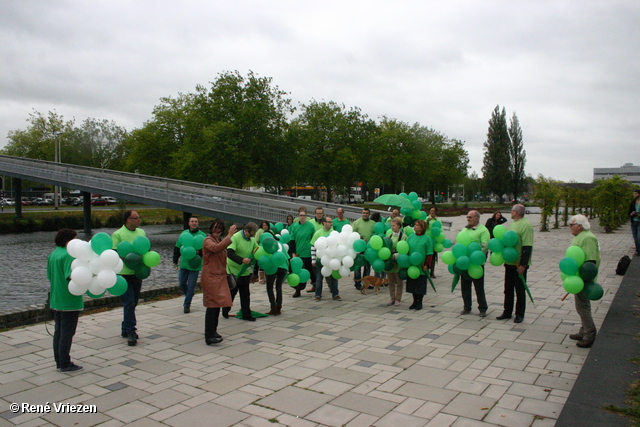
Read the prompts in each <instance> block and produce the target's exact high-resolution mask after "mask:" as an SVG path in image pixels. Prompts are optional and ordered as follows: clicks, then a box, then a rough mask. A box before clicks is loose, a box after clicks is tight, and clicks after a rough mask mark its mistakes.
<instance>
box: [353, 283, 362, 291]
mask: <svg viewBox="0 0 640 427" xmlns="http://www.w3.org/2000/svg"><path fill="white" fill-rule="evenodd" d="M353 286H355V288H356V289H357V290H361V289H362V283H356V284H355V285H353Z"/></svg>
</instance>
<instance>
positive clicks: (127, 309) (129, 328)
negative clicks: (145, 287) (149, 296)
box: [122, 274, 142, 334]
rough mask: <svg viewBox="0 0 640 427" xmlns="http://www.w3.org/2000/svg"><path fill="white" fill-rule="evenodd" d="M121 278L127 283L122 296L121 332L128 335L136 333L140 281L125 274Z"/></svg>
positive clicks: (131, 275)
mask: <svg viewBox="0 0 640 427" xmlns="http://www.w3.org/2000/svg"><path fill="white" fill-rule="evenodd" d="M122 277H124V278H125V280H126V281H127V290H126V291H125V293H124V294H122V309H123V319H122V332H124V333H125V334H129V333H131V332H135V331H136V307H137V306H138V299H139V298H140V289H142V279H138V278H137V277H136V276H135V275H134V274H126V275H123V276H122Z"/></svg>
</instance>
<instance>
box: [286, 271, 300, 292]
mask: <svg viewBox="0 0 640 427" xmlns="http://www.w3.org/2000/svg"><path fill="white" fill-rule="evenodd" d="M287 283H288V284H289V286H291V287H292V288H295V287H296V286H298V285H299V284H300V276H298V275H297V274H295V273H291V274H290V275H288V276H287Z"/></svg>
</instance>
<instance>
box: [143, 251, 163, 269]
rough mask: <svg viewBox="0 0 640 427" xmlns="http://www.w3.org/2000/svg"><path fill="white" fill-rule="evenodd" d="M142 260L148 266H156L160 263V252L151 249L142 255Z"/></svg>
mask: <svg viewBox="0 0 640 427" xmlns="http://www.w3.org/2000/svg"><path fill="white" fill-rule="evenodd" d="M142 262H143V263H144V265H146V266H147V267H155V266H156V265H158V264H160V254H159V253H158V252H156V251H149V252H147V253H146V254H144V255H142Z"/></svg>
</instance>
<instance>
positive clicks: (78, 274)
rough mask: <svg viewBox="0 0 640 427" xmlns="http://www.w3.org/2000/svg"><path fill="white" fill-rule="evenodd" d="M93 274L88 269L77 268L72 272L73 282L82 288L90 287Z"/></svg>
mask: <svg viewBox="0 0 640 427" xmlns="http://www.w3.org/2000/svg"><path fill="white" fill-rule="evenodd" d="M92 277H93V274H91V270H89V269H88V268H87V267H77V268H75V269H73V271H71V280H72V281H74V282H75V283H77V284H78V285H80V286H88V285H89V282H90V281H91V278H92Z"/></svg>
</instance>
